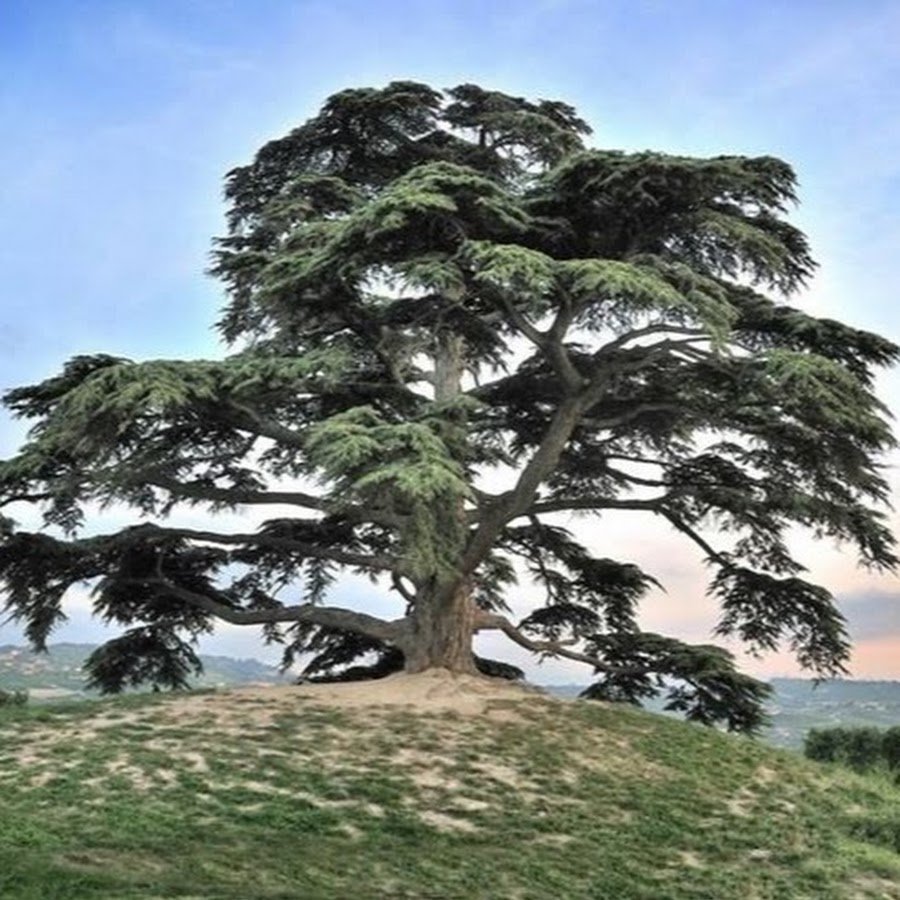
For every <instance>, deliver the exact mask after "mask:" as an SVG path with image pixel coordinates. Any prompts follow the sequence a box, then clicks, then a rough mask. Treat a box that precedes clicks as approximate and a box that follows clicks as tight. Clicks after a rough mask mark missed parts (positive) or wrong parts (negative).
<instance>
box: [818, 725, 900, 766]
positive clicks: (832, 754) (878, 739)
mask: <svg viewBox="0 0 900 900" xmlns="http://www.w3.org/2000/svg"><path fill="white" fill-rule="evenodd" d="M803 752H804V753H805V754H806V756H807V757H808V758H809V759H814V760H816V761H817V762H835V763H841V764H842V765H845V766H849V767H850V768H851V769H855V770H856V771H857V772H868V771H872V770H875V769H879V768H881V769H886V770H887V771H888V772H891V773H894V774H895V775H896V777H897V778H898V779H900V726H894V727H892V728H885V729H880V728H872V727H865V728H813V729H811V730H810V731H809V732H808V733H807V735H806V737H805V739H804V741H803Z"/></svg>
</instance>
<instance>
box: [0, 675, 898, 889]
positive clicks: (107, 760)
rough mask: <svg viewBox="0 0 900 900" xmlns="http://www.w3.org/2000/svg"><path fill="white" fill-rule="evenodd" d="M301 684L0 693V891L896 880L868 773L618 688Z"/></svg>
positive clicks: (890, 791)
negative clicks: (85, 697) (627, 701)
mask: <svg viewBox="0 0 900 900" xmlns="http://www.w3.org/2000/svg"><path fill="white" fill-rule="evenodd" d="M335 689H336V690H338V689H339V690H344V691H359V686H350V685H342V686H340V687H339V688H335ZM316 690H322V689H321V688H320V689H315V688H301V689H297V688H268V689H266V688H260V689H256V690H247V689H244V690H237V691H231V692H215V693H213V692H209V693H195V694H189V695H183V696H180V697H179V696H171V695H167V696H161V695H155V696H148V695H140V696H129V697H124V698H120V699H116V700H104V701H88V702H81V703H77V704H68V705H67V706H55V707H50V706H44V707H34V708H28V707H25V708H19V709H6V710H4V711H3V712H0V790H2V797H3V815H2V817H0V896H2V897H3V898H4V900H6V898H10V900H12V898H22V900H37V898H42V900H43V898H46V900H50V898H53V900H67V898H68V900H89V898H100V897H102V898H116V900H124V898H146V900H149V898H153V900H160V898H174V897H178V898H182V900H188V898H195V900H199V898H218V900H226V898H233V900H251V898H252V900H275V898H278V900H288V898H297V900H300V898H303V900H314V898H329V900H344V898H347V897H353V898H354V900H391V898H396V900H399V898H406V900H453V898H467V900H471V898H478V900H492V898H493V900H532V898H533V900H538V898H540V900H544V898H546V897H557V898H560V900H563V898H564V900H578V898H585V900H586V898H591V900H606V898H609V900H631V898H646V900H660V898H691V900H702V898H709V900H728V898H735V900H763V898H773V900H774V898H779V900H781V898H791V900H803V898H809V900H813V898H814V900H827V898H900V856H898V850H900V791H898V789H897V788H895V787H894V786H893V785H890V784H888V783H887V782H886V781H876V780H874V779H865V778H862V777H859V776H854V775H852V774H851V773H848V772H844V771H840V770H837V769H827V768H822V767H820V766H817V765H815V764H812V763H809V762H807V761H805V760H803V759H802V758H800V757H799V756H797V755H795V754H792V753H790V752H787V751H780V750H773V749H771V748H768V747H766V746H765V745H763V744H760V743H754V742H751V741H749V740H746V739H741V738H735V737H731V736H727V735H723V734H719V733H716V732H714V731H709V730H706V729H702V728H700V727H696V726H690V725H686V724H683V723H681V722H678V721H675V720H672V719H669V718H664V717H661V716H656V715H653V714H650V713H645V712H641V711H639V710H634V709H630V708H620V707H612V706H605V705H600V704H594V703H591V704H588V703H571V702H564V701H559V700H542V699H540V698H526V699H523V697H524V696H525V695H524V694H522V693H521V692H518V693H515V692H510V693H508V694H503V693H501V694H499V695H497V696H492V697H488V698H487V699H485V700H484V701H483V702H481V703H480V705H476V706H472V705H470V706H460V705H459V704H456V706H450V707H447V706H443V707H440V706H439V707H437V708H434V707H433V706H432V707H431V708H429V709H428V710H426V711H422V710H418V709H417V708H407V707H403V706H396V705H393V706H392V705H378V704H379V702H380V701H379V699H378V697H375V698H374V699H373V700H372V701H371V702H364V703H363V704H362V705H356V706H353V705H347V704H343V705H342V704H335V703H334V702H333V701H332V699H330V697H331V695H329V694H327V693H323V694H317V693H316ZM429 690H430V691H431V693H430V694H427V696H432V695H433V693H434V691H433V690H432V689H431V688H429ZM345 696H349V695H348V694H345ZM363 699H365V698H363Z"/></svg>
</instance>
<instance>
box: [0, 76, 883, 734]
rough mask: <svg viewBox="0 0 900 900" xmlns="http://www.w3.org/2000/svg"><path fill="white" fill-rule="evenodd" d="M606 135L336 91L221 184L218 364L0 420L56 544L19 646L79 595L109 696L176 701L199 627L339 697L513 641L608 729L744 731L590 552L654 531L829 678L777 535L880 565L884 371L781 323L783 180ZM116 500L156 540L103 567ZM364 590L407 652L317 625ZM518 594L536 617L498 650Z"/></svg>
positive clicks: (471, 664) (131, 365) (102, 380)
mask: <svg viewBox="0 0 900 900" xmlns="http://www.w3.org/2000/svg"><path fill="white" fill-rule="evenodd" d="M589 133H590V129H589V128H588V126H587V125H586V124H585V122H583V121H582V120H581V119H580V118H578V116H577V115H576V113H575V111H574V110H573V109H571V108H570V107H569V106H567V105H566V104H564V103H560V102H556V101H539V102H529V101H526V100H524V99H521V98H518V97H513V96H508V95H506V94H501V93H497V92H493V91H488V90H484V89H482V88H479V87H477V86H475V85H462V86H460V87H457V88H454V89H452V90H448V91H445V92H440V91H436V90H434V89H432V88H430V87H428V86H426V85H422V84H415V83H411V82H395V83H392V84H390V85H388V86H387V87H386V88H383V89H370V88H366V89H357V90H348V91H343V92H341V93H339V94H336V95H335V96H333V97H331V98H330V99H329V100H328V101H327V102H326V103H325V105H324V107H323V108H322V110H321V112H320V113H319V114H318V115H317V116H315V117H314V118H312V119H310V120H309V121H308V122H306V123H305V124H303V125H301V126H299V127H298V128H296V129H294V130H293V131H291V132H290V133H289V134H287V135H286V136H285V137H283V138H280V139H279V140H275V141H272V142H270V143H268V144H266V145H265V146H264V147H263V148H262V149H261V150H260V151H259V152H258V154H257V155H256V158H255V159H254V160H253V162H251V163H250V164H249V165H247V166H244V167H241V168H238V169H235V170H233V171H232V172H230V173H228V175H227V178H226V187H225V194H226V198H227V202H228V219H227V221H228V230H227V233H226V234H225V235H224V236H223V237H221V238H219V239H217V241H216V243H215V251H214V261H213V265H212V273H213V274H214V275H215V276H216V277H217V278H219V279H220V280H221V282H222V283H223V285H224V287H225V290H226V292H227V298H228V299H227V303H226V305H225V307H224V309H223V312H222V316H221V319H220V321H219V328H220V330H221V333H222V336H223V338H224V339H225V341H226V342H227V343H228V345H229V346H230V348H231V349H230V354H229V355H226V356H224V357H223V358H221V359H217V360H199V361H184V360H150V361H144V362H134V361H131V360H127V359H122V358H119V357H115V356H107V355H94V356H80V357H76V358H75V359H73V360H72V361H70V362H69V363H67V364H66V365H65V366H64V368H63V371H62V373H61V374H59V375H57V376H55V377H53V378H49V379H48V380H46V381H44V382H41V383H40V384H36V385H32V386H29V387H21V388H17V389H15V390H11V391H9V392H8V393H7V394H6V404H7V406H8V408H9V409H10V410H11V411H12V412H13V413H15V414H17V415H19V416H23V417H26V418H28V419H30V420H31V421H32V423H33V427H32V430H31V433H30V436H29V438H28V440H27V442H26V443H25V445H24V446H23V447H22V449H21V451H20V452H19V454H18V455H16V456H14V457H12V458H11V459H9V460H6V461H5V462H2V463H0V500H2V503H3V505H4V506H5V507H10V506H11V505H12V504H15V503H20V504H29V503H31V504H35V505H38V506H39V507H40V509H41V511H42V514H43V518H44V523H45V526H46V527H45V528H43V529H42V530H41V531H39V532H35V533H32V532H28V531H24V530H20V529H19V528H17V527H16V526H15V525H14V523H13V521H12V520H11V519H4V520H3V532H2V543H0V575H2V579H3V589H4V592H5V602H6V608H7V611H8V612H9V613H11V614H12V616H13V618H15V619H17V620H19V621H20V622H22V623H23V624H24V627H25V629H26V632H27V634H28V637H29V639H30V640H31V641H32V643H33V644H34V645H35V646H37V647H41V646H43V645H44V642H45V640H46V638H47V636H48V634H49V633H50V632H51V631H52V629H53V628H54V626H55V625H56V624H57V623H58V622H59V621H60V620H61V619H62V617H63V616H64V612H63V606H62V601H63V597H64V594H65V593H66V591H67V590H68V589H69V587H70V586H72V585H75V584H81V583H83V584H87V585H90V586H91V587H92V588H93V591H94V593H93V597H94V604H95V608H96V611H97V614H98V615H99V616H100V617H102V618H103V619H105V620H106V621H107V622H109V623H113V624H116V625H119V626H121V627H122V628H123V629H125V633H124V635H123V637H121V638H119V639H117V640H115V641H111V642H110V643H108V644H107V645H106V646H104V647H103V648H102V649H100V650H98V652H97V653H96V654H95V655H94V656H93V657H92V659H91V662H90V664H89V665H90V673H91V677H92V678H93V681H94V682H95V683H96V684H97V685H99V686H101V687H103V688H106V689H109V690H118V689H121V688H122V687H124V686H127V685H131V684H136V683H140V682H151V683H154V684H156V685H158V686H162V687H173V686H178V685H180V684H182V683H183V682H184V680H185V678H186V677H187V676H188V675H189V674H190V673H191V672H192V671H193V670H194V669H195V668H196V666H197V659H196V656H195V655H194V652H193V649H192V646H193V644H194V642H195V641H196V639H197V637H198V636H199V635H201V634H202V633H204V632H206V631H208V630H209V629H210V628H211V627H212V625H213V623H214V621H215V620H216V619H224V620H226V621H230V622H234V623H238V624H261V625H263V626H264V633H265V636H266V638H267V639H268V640H270V641H275V642H280V643H281V644H282V645H283V646H284V650H285V660H286V661H287V662H291V661H293V660H295V659H297V658H302V659H303V660H305V661H306V664H307V675H308V676H309V677H330V678H335V677H340V678H353V677H359V676H378V675H385V674H388V673H389V672H392V671H397V670H399V669H401V668H405V669H406V670H407V671H411V672H415V671H421V670H424V669H428V668H431V667H444V668H447V669H450V670H452V671H456V672H475V671H479V670H480V671H483V672H488V673H492V674H495V675H502V676H507V677H510V676H516V675H517V674H520V673H518V670H516V669H515V668H514V667H510V666H504V665H503V664H502V663H499V662H497V661H492V660H485V659H480V658H477V657H476V656H475V655H474V653H473V650H472V641H473V635H474V634H475V633H477V632H479V631H488V630H498V631H500V632H502V633H503V634H505V635H506V636H507V637H508V638H509V639H510V640H511V641H513V642H515V643H517V644H519V645H520V646H522V647H526V648H528V649H530V650H532V651H533V652H534V653H536V654H538V655H543V656H547V655H550V656H558V657H565V658H569V659H574V660H580V661H582V662H584V663H586V664H587V665H588V666H590V667H591V668H592V670H593V672H594V674H595V684H594V685H593V686H592V687H591V688H590V689H589V691H588V694H589V695H590V696H594V697H605V698H614V699H618V700H625V701H631V702H639V701H640V700H641V699H643V698H646V697H649V696H652V695H654V694H657V693H659V692H664V693H666V695H667V697H668V703H669V706H670V707H671V708H673V709H677V710H681V711H683V712H684V713H685V714H686V715H687V716H688V717H689V718H691V719H694V720H698V721H701V722H705V723H713V722H723V723H725V724H726V725H727V726H729V727H731V728H734V729H741V730H750V731H752V730H753V729H754V728H756V727H758V725H759V724H760V721H761V713H760V709H761V701H762V699H763V698H764V696H765V686H764V685H761V684H759V683H758V682H755V681H753V680H752V679H750V678H747V677H745V676H743V675H741V674H740V673H738V672H737V671H736V670H735V667H734V664H733V660H732V658H731V656H730V655H729V654H728V653H727V652H725V651H724V650H722V649H719V648H716V647H713V646H691V645H688V644H685V643H683V642H680V641H678V640H676V639H674V638H672V637H665V636H661V635H656V634H650V633H645V632H643V631H642V630H641V628H640V625H639V618H638V604H639V602H640V600H641V599H642V597H643V596H644V595H645V593H646V592H647V591H648V590H650V589H651V588H653V587H655V586H656V584H657V583H656V581H655V580H654V577H653V574H652V573H650V572H644V571H642V570H641V569H640V568H639V567H638V566H636V565H634V564H632V563H631V562H629V561H628V560H615V559H608V558H605V557H602V556H598V555H596V554H595V553H594V548H595V547H597V546H602V535H603V529H604V528H614V527H615V521H616V517H620V516H647V517H656V518H657V519H661V520H663V521H665V522H667V523H668V524H669V525H671V527H672V528H674V529H676V530H677V531H678V532H680V533H681V534H682V535H683V536H684V539H685V541H686V542H688V543H690V542H693V544H694V545H695V546H696V548H698V553H699V555H700V557H701V558H702V559H704V560H705V562H706V563H707V564H708V566H709V567H710V570H711V585H710V590H711V592H712V593H713V595H714V596H715V597H716V598H717V599H718V600H719V601H720V603H721V608H722V617H721V620H720V623H719V627H718V632H719V634H720V635H723V636H731V635H735V636H737V637H739V638H740V639H741V640H742V641H744V642H745V644H746V645H747V646H748V647H749V648H750V649H751V650H754V651H759V652H763V651H769V650H772V649H774V648H776V647H780V646H784V645H787V646H789V647H790V648H792V649H793V651H794V652H795V653H796V655H797V658H798V659H799V661H800V662H801V663H802V664H803V665H804V666H807V667H808V668H810V669H811V670H813V671H814V672H815V673H817V674H819V675H832V674H835V673H840V672H841V671H843V667H844V664H845V662H846V660H847V656H848V643H847V636H846V631H845V628H844V621H843V619H842V617H841V614H840V613H839V611H838V610H837V609H836V607H835V604H834V601H833V599H832V597H831V595H830V594H829V593H828V591H827V590H826V589H825V588H824V587H820V586H818V585H814V584H810V583H808V582H807V581H805V580H804V579H803V577H802V576H803V566H802V565H801V563H800V562H799V561H798V560H795V559H794V557H793V555H792V553H791V551H790V548H789V547H788V545H787V543H786V535H787V532H788V530H789V529H790V528H792V527H794V526H801V527H805V528H807V529H809V530H811V531H812V532H813V533H814V534H815V535H817V536H821V537H827V538H829V539H836V540H837V541H839V542H842V543H844V544H848V545H851V546H853V547H855V548H856V549H857V550H858V553H859V557H860V560H861V562H862V563H863V564H865V565H868V566H875V567H881V568H892V567H894V565H895V564H896V561H897V560H896V558H895V556H894V554H893V538H892V536H891V534H890V532H889V530H888V528H887V527H886V525H885V520H884V516H883V514H882V512H880V511H879V508H880V507H883V506H884V504H885V502H886V499H887V490H888V489H887V485H886V482H885V480H884V478H883V476H882V474H881V470H880V468H879V458H880V455H881V453H882V452H883V451H884V450H886V449H887V448H890V447H891V446H892V437H891V433H890V430H889V427H888V424H887V421H886V419H887V413H886V411H885V409H884V407H883V406H882V404H881V403H879V401H878V400H877V398H876V397H875V396H874V394H873V389H872V380H873V372H874V370H875V369H877V368H878V367H881V366H885V365H888V364H891V363H892V362H894V361H895V360H896V358H897V348H896V347H895V346H894V345H893V344H891V343H890V342H889V341H887V340H885V339H883V338H881V337H879V336H878V335H875V334H870V333H867V332H864V331H859V330H857V329H854V328H852V327H849V326H846V325H842V324H841V323H839V322H835V321H832V320H827V319H817V318H815V317H813V316H810V315H807V314H805V313H803V312H802V311H800V310H799V309H796V308H794V307H793V306H791V305H789V303H788V301H789V299H790V296H791V295H792V294H795V293H796V292H797V291H798V289H800V288H801V287H802V286H803V285H804V284H805V283H806V281H807V280H808V279H809V278H810V276H811V275H812V273H813V270H814V263H813V260H812V258H811V256H810V251H809V248H808V246H807V242H806V239H805V238H804V236H803V234H802V233H801V232H800V231H798V230H797V229H796V228H794V227H793V226H792V225H791V224H790V223H789V222H788V221H787V219H786V213H787V211H788V209H789V207H790V206H791V205H792V204H793V203H794V201H795V193H794V190H795V179H794V173H793V172H792V170H791V168H790V167H789V166H788V165H787V164H786V163H784V162H782V161H780V160H778V159H774V158H771V157H760V158H749V157H743V156H719V157H713V158H710V159H694V158H688V157H681V156H669V155H666V154H664V153H656V152H642V153H623V152H618V151H610V150H598V149H591V148H590V147H588V146H587V144H586V138H587V136H588V134H589ZM498 485H503V487H498ZM97 504H99V505H101V506H104V505H108V504H114V505H115V506H116V508H117V509H120V508H121V507H122V506H123V505H124V506H127V507H130V508H132V509H133V510H134V512H135V516H136V517H137V516H140V520H139V521H138V519H137V518H136V520H135V522H136V524H135V525H134V526H133V527H129V528H123V529H122V530H120V531H118V532H117V533H114V534H98V533H97V528H96V526H95V527H93V528H92V527H91V521H90V515H91V510H93V509H96V508H97ZM184 504H194V505H196V506H198V507H200V509H201V510H205V511H209V512H216V511H218V510H232V509H250V508H262V509H266V508H269V509H270V510H271V511H272V515H271V516H270V517H268V518H267V520H266V521H265V523H264V524H263V525H262V526H261V527H259V528H255V527H250V528H247V529H245V530H244V531H231V530H222V531H214V530H201V529H197V528H187V527H181V526H179V525H178V524H177V523H178V521H179V519H178V517H177V515H176V516H173V517H172V518H168V516H169V514H170V513H171V512H172V511H173V510H175V511H176V512H177V511H178V510H179V509H183V506H184ZM9 511H10V512H11V513H15V509H10V510H9ZM573 513H577V514H580V515H581V516H582V517H584V518H582V520H581V523H582V524H583V525H584V526H585V527H583V528H582V527H581V526H580V524H579V522H576V524H575V525H573V526H572V527H571V530H569V529H568V528H566V527H564V526H565V525H567V524H571V522H572V520H573V516H572V514H573ZM587 517H590V519H588V518H587ZM588 533H590V534H591V535H595V536H596V539H595V540H592V541H590V542H589V543H590V545H589V544H588V543H586V542H585V540H584V537H585V535H587V534H588ZM346 571H351V572H356V573H364V574H366V575H369V576H371V577H372V578H373V579H374V580H375V581H376V582H378V583H380V584H381V585H382V586H383V587H384V588H385V589H386V590H389V591H391V592H392V594H393V595H394V596H395V597H396V600H397V616H396V618H394V619H390V620H388V619H381V618H377V617H375V616H372V615H368V614H365V613H363V612H360V611H357V610H352V609H344V608H339V607H334V606H329V605H328V604H327V596H328V594H329V589H330V588H331V587H332V586H333V585H334V584H335V582H336V579H337V578H338V577H339V576H340V574H341V572H346ZM522 579H530V580H532V581H533V582H536V583H537V584H538V585H540V586H541V587H542V588H543V590H544V594H545V602H544V603H543V604H542V605H540V606H538V607H537V608H535V609H533V610H532V611H531V612H530V613H529V614H528V615H527V616H526V617H525V618H524V619H523V620H521V621H518V622H516V621H513V620H512V618H511V609H510V606H508V605H507V604H508V602H509V601H510V599H511V598H512V597H513V592H514V591H515V585H516V582H517V580H522ZM678 599H680V600H683V601H684V602H691V599H692V598H689V597H685V598H678Z"/></svg>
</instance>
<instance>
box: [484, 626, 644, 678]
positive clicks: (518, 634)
mask: <svg viewBox="0 0 900 900" xmlns="http://www.w3.org/2000/svg"><path fill="white" fill-rule="evenodd" d="M492 630H493V631H502V632H503V633H504V634H505V635H506V636H507V637H508V638H509V639H510V640H511V641H512V642H513V643H515V644H518V645H519V646H520V647H524V648H525V649H526V650H530V651H531V652H532V653H542V654H545V655H547V656H557V657H559V656H561V657H564V658H565V659H572V660H575V661H576V662H582V663H586V664H587V665H589V666H593V668H594V670H595V671H597V672H605V673H607V674H609V675H639V674H646V673H648V672H652V671H653V669H650V668H647V667H645V666H611V665H609V663H605V662H603V660H601V659H599V658H598V657H596V656H591V655H590V654H588V653H582V652H581V651H580V650H573V649H571V646H570V645H569V644H568V643H567V642H566V641H535V640H533V639H532V638H530V637H528V635H526V634H525V633H524V632H522V631H521V630H520V629H519V628H517V627H516V626H515V625H513V623H512V622H510V620H509V619H507V618H506V616H501V615H498V614H497V613H488V612H484V611H483V610H479V612H478V616H477V618H476V620H475V631H492Z"/></svg>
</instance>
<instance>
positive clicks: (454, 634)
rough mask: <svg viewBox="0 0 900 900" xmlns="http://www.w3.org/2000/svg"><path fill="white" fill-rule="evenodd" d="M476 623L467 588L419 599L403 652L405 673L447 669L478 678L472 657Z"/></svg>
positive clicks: (473, 657)
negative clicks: (410, 631)
mask: <svg viewBox="0 0 900 900" xmlns="http://www.w3.org/2000/svg"><path fill="white" fill-rule="evenodd" d="M474 623H475V606H474V604H473V603H472V597H471V589H470V588H469V586H468V585H459V586H457V587H455V588H454V589H453V590H452V591H447V592H440V593H437V592H436V593H435V594H432V595H430V596H425V597H420V598H417V601H416V609H415V612H414V613H413V619H412V634H411V635H410V640H409V642H408V643H407V645H406V646H405V647H404V648H403V653H404V657H405V659H406V664H405V666H404V671H405V672H409V673H415V672H425V671H428V670H429V669H446V670H447V671H448V672H453V673H455V674H464V675H477V674H478V668H477V666H476V665H475V656H474V654H473V653H472V635H473V633H474Z"/></svg>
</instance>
